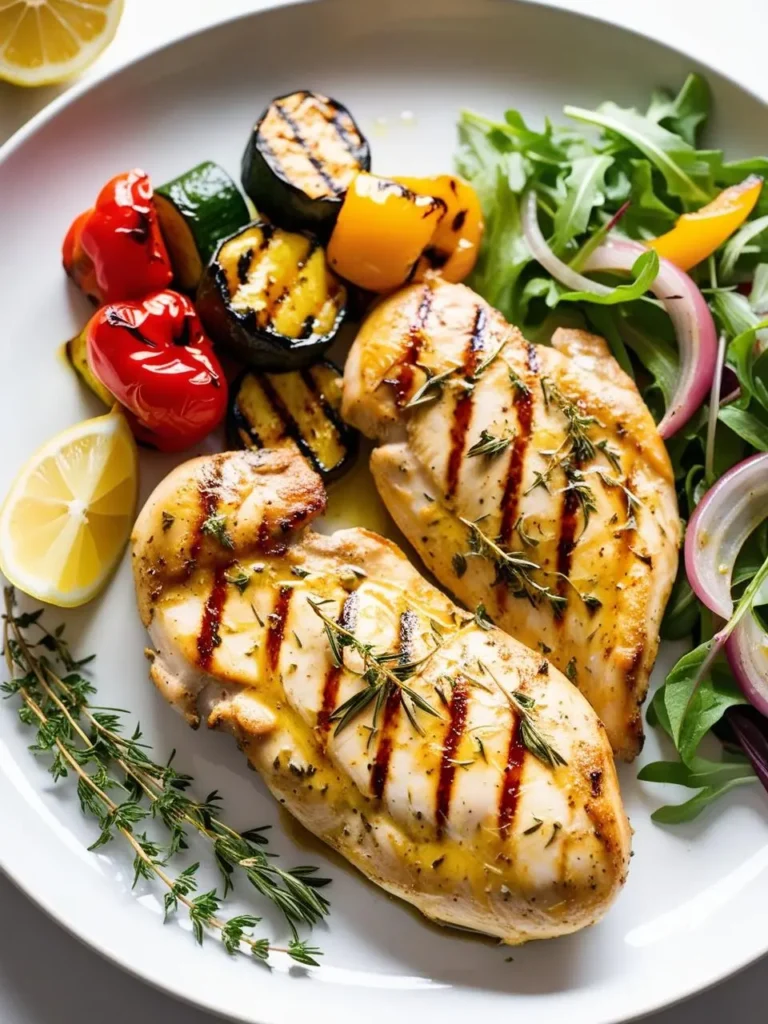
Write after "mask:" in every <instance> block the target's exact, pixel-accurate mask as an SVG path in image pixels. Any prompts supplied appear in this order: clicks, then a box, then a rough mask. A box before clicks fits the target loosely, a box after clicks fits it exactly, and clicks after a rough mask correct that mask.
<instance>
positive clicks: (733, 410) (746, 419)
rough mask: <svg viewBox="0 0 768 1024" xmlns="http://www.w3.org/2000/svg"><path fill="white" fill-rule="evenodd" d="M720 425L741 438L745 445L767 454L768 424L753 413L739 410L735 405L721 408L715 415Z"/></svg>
mask: <svg viewBox="0 0 768 1024" xmlns="http://www.w3.org/2000/svg"><path fill="white" fill-rule="evenodd" d="M717 418H718V420H719V421H720V422H721V423H725V425H726V426H727V427H730V428H731V430H732V431H733V432H734V433H735V434H738V436H739V437H741V438H743V439H744V440H745V441H746V442H747V444H749V445H751V446H752V447H753V448H756V449H757V450H758V451H759V452H768V423H765V422H764V421H763V420H762V419H761V418H760V417H759V416H757V415H756V414H755V413H752V412H749V411H748V410H747V409H740V408H739V407H738V406H737V405H736V403H733V404H732V405H726V406H723V408H722V409H721V410H720V412H719V413H718V414H717Z"/></svg>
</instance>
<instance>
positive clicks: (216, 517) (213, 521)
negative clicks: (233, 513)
mask: <svg viewBox="0 0 768 1024" xmlns="http://www.w3.org/2000/svg"><path fill="white" fill-rule="evenodd" d="M200 532H201V533H205V534H207V535H208V536H209V537H213V538H214V539H215V540H217V541H218V542H219V544H221V546H222V547H223V548H228V549H229V550H230V551H231V550H232V548H234V546H235V543H234V541H233V540H232V537H231V536H230V533H229V530H228V529H227V517H226V516H225V515H224V514H223V513H217V512H213V513H212V514H211V515H209V516H208V518H207V519H205V520H204V521H203V523H202V525H201V527H200Z"/></svg>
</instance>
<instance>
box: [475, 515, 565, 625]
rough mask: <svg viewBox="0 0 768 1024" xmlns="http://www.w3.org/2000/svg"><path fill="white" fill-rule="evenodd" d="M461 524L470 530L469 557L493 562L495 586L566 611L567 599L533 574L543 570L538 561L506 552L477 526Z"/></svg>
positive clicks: (536, 602) (532, 602) (533, 603)
mask: <svg viewBox="0 0 768 1024" xmlns="http://www.w3.org/2000/svg"><path fill="white" fill-rule="evenodd" d="M459 521H460V522H462V523H463V524H464V526H466V527H467V529H468V530H469V551H468V552H467V555H468V556H469V555H476V556H478V557H480V558H484V559H485V560H486V561H488V562H490V563H491V564H492V565H493V567H494V568H495V570H496V579H495V581H494V583H503V584H504V585H505V586H506V587H507V588H508V590H509V591H510V593H512V594H513V595H514V596H515V597H525V598H527V599H528V600H529V601H530V602H531V604H532V605H537V604H538V603H539V602H540V601H541V600H542V599H544V600H547V601H549V603H550V604H551V605H552V607H553V608H555V609H557V608H562V607H563V606H564V605H565V604H566V603H567V599H566V598H565V597H563V596H561V595H560V594H556V593H555V592H554V591H553V590H552V589H551V587H546V586H543V585H542V584H541V583H537V582H536V581H535V580H534V578H533V576H532V573H534V572H536V571H537V570H538V571H541V566H540V565H539V564H538V563H537V562H533V561H531V560H530V559H529V558H525V557H524V556H523V555H520V554H518V553H516V552H513V551H505V550H504V548H502V547H501V546H500V545H499V543H498V542H497V541H496V540H493V539H491V538H490V537H489V536H488V535H487V534H485V533H484V532H483V531H482V530H481V529H480V527H479V526H478V525H477V523H473V522H472V521H471V520H469V519H463V518H462V517H461V516H460V517H459Z"/></svg>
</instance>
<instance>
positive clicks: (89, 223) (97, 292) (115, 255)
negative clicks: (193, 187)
mask: <svg viewBox="0 0 768 1024" xmlns="http://www.w3.org/2000/svg"><path fill="white" fill-rule="evenodd" d="M62 261H63V263H64V269H65V270H66V271H67V273H68V274H69V276H70V277H71V278H72V279H73V281H74V282H75V284H76V285H77V286H78V287H79V288H81V289H82V291H83V292H85V294H86V295H87V296H88V297H89V298H90V299H92V300H93V301H94V302H96V303H97V304H101V303H103V302H123V301H125V300H127V299H143V298H144V296H145V295H150V294H151V293H153V292H157V291H160V290H161V289H163V288H167V287H168V285H169V284H170V283H171V280H172V278H173V271H172V269H171V261H170V259H169V257H168V251H167V250H166V248H165V242H164V241H163V236H162V235H161V234H160V228H159V226H158V223H157V213H156V211H155V206H154V202H153V192H152V185H151V183H150V180H149V178H148V177H147V175H146V174H145V173H144V172H143V171H138V170H134V171H127V172H126V173H125V174H118V175H117V177H115V178H112V179H111V181H108V182H107V184H106V185H105V186H104V188H103V189H102V190H101V192H100V193H99V195H98V197H97V199H96V205H95V206H94V207H93V208H92V209H90V210H86V212H85V213H81V214H80V216H79V217H76V218H75V220H74V221H73V223H72V226H71V227H70V229H69V231H68V232H67V236H66V238H65V239H64V245H63V248H62Z"/></svg>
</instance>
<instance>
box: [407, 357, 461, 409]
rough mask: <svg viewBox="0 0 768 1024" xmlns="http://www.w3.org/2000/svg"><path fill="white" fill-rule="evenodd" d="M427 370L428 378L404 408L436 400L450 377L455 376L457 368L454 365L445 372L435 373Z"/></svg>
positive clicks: (411, 407)
mask: <svg viewBox="0 0 768 1024" xmlns="http://www.w3.org/2000/svg"><path fill="white" fill-rule="evenodd" d="M425 372H426V374H427V379H426V380H425V381H424V383H423V384H422V385H421V387H420V388H418V389H417V390H416V391H414V393H413V395H411V397H410V398H409V399H408V401H407V402H406V403H405V406H404V408H406V409H413V408H414V407H415V406H417V405H426V403H427V402H434V401H435V399H436V398H439V397H440V393H441V392H442V390H443V387H444V386H445V384H446V383H447V381H448V378H449V377H451V376H453V374H454V373H455V372H456V370H455V369H454V368H453V367H452V368H451V369H450V370H444V371H443V373H433V372H432V371H431V370H428V369H427V370H425Z"/></svg>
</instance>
